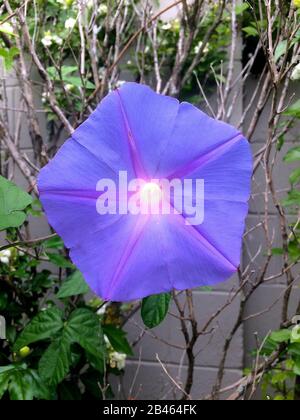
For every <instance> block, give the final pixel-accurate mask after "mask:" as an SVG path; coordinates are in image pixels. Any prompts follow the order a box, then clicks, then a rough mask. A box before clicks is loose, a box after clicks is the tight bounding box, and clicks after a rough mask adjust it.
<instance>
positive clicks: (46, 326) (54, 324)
mask: <svg viewBox="0 0 300 420" xmlns="http://www.w3.org/2000/svg"><path fill="white" fill-rule="evenodd" d="M63 325H64V324H63V320H62V311H61V310H60V309H58V308H57V307H53V308H50V309H47V310H45V311H42V312H40V313H39V314H38V315H37V316H36V317H34V318H33V319H32V321H31V322H30V323H29V324H28V325H27V326H26V327H25V328H24V330H23V331H22V332H21V334H20V335H19V337H18V339H17V341H16V342H15V345H14V351H18V350H20V349H21V348H22V347H25V346H28V345H29V344H32V343H35V342H37V341H41V340H45V339H48V338H51V337H53V335H54V334H56V333H57V332H59V331H60V330H61V329H62V328H63Z"/></svg>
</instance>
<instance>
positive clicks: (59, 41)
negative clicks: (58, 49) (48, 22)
mask: <svg viewBox="0 0 300 420" xmlns="http://www.w3.org/2000/svg"><path fill="white" fill-rule="evenodd" d="M52 39H53V41H54V42H55V43H56V44H57V45H61V44H62V43H63V40H62V39H61V37H60V36H58V35H53V36H52Z"/></svg>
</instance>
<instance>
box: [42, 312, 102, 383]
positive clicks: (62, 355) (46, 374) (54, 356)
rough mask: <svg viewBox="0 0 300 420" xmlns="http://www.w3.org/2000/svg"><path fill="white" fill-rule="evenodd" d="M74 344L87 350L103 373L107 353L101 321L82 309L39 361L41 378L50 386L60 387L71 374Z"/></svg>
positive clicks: (93, 314) (67, 323)
mask: <svg viewBox="0 0 300 420" xmlns="http://www.w3.org/2000/svg"><path fill="white" fill-rule="evenodd" d="M73 343H77V344H79V345H80V346H81V347H82V348H83V349H84V350H86V352H87V356H88V357H89V355H90V356H91V357H92V359H93V362H94V365H96V367H97V368H99V370H101V371H103V370H104V366H105V350H104V339H103V334H102V330H101V325H100V320H99V318H98V317H97V315H96V314H95V313H94V312H92V311H91V310H89V309H86V308H79V309H76V310H75V311H73V312H72V314H71V315H70V317H69V319H68V321H67V322H65V324H64V328H63V330H62V334H61V335H60V336H59V337H57V338H56V339H55V340H54V341H53V342H52V343H51V344H50V346H49V347H48V349H47V350H46V352H45V353H44V354H43V356H42V358H41V360H40V363H39V372H40V375H41V377H42V378H43V379H44V380H45V381H46V382H47V383H49V384H50V385H57V384H59V383H60V382H61V381H62V380H63V379H64V378H65V377H66V375H67V374H68V373H69V370H70V366H71V364H72V352H71V345H72V344H73ZM100 368H101V369H100Z"/></svg>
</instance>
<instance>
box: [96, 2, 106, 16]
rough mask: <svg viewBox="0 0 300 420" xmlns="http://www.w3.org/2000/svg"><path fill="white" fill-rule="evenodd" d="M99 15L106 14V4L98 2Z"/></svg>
mask: <svg viewBox="0 0 300 420" xmlns="http://www.w3.org/2000/svg"><path fill="white" fill-rule="evenodd" d="M98 13H99V15H106V14H107V6H106V4H100V6H99V8H98Z"/></svg>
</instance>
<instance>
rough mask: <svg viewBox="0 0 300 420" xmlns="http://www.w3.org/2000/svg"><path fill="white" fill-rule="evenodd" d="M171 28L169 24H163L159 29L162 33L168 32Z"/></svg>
mask: <svg viewBox="0 0 300 420" xmlns="http://www.w3.org/2000/svg"><path fill="white" fill-rule="evenodd" d="M171 28H172V25H171V23H164V24H163V25H162V27H161V29H163V30H164V31H168V30H169V29H171Z"/></svg>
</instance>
